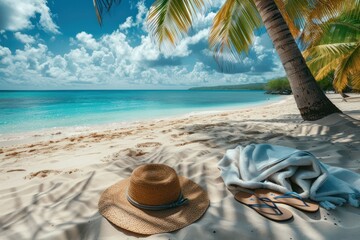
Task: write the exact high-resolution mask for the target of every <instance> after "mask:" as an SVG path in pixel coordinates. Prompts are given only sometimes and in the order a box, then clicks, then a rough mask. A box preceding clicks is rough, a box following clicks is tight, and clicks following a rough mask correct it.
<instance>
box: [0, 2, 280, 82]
mask: <svg viewBox="0 0 360 240" xmlns="http://www.w3.org/2000/svg"><path fill="white" fill-rule="evenodd" d="M1 1H4V0H0V2H1ZM34 1H36V2H39V1H40V0H34ZM26 2H27V1H26ZM40 2H41V1H40ZM42 2H45V1H42ZM136 7H137V9H138V12H137V15H136V16H133V17H129V18H127V19H126V21H125V22H124V23H123V24H121V25H120V26H119V29H118V30H116V31H114V32H112V33H110V34H104V35H103V36H102V37H99V38H95V37H94V36H93V35H92V34H90V33H87V32H84V31H83V32H79V33H78V34H76V35H75V36H74V37H73V38H70V43H71V44H70V46H71V49H70V50H68V51H67V52H65V53H62V54H53V53H52V52H51V51H49V49H48V48H47V46H46V45H44V44H36V43H35V42H34V41H32V39H31V38H33V39H38V37H35V38H34V37H32V36H29V35H25V34H22V33H20V32H17V33H15V34H16V35H17V38H18V39H19V40H20V39H22V40H23V42H27V43H28V44H25V45H24V48H23V49H21V50H20V49H18V50H16V51H13V52H11V51H10V49H9V48H7V47H3V46H1V45H0V88H3V86H1V84H3V83H4V82H5V81H6V82H7V84H9V85H11V86H13V88H16V86H19V87H21V86H24V85H26V84H31V86H33V88H36V86H41V87H43V88H63V89H64V88H77V87H78V88H95V89H97V88H132V89H134V88H162V87H164V86H165V87H173V88H187V87H190V86H203V85H223V84H240V83H247V82H258V81H264V80H265V76H266V79H268V78H269V77H270V76H276V75H280V74H282V73H283V70H281V63H280V62H279V60H278V58H276V57H273V56H274V53H273V52H272V51H273V48H272V44H271V41H270V44H269V41H268V39H267V38H266V37H263V36H260V37H258V38H256V39H255V45H254V48H253V49H252V53H253V54H252V55H250V56H248V57H246V58H244V59H242V60H236V61H235V62H233V64H234V65H236V66H238V67H239V68H240V70H241V71H238V72H239V73H236V74H224V73H220V72H218V71H216V70H215V69H216V64H215V62H214V60H213V54H212V52H210V51H209V50H208V48H207V38H208V33H209V26H210V24H211V22H212V18H213V17H214V15H215V13H214V12H209V13H207V14H204V15H202V16H201V17H199V22H198V23H197V24H196V25H195V26H194V29H193V30H194V34H192V35H190V36H187V37H185V38H183V39H182V40H180V41H179V43H178V44H177V46H176V47H175V48H172V49H168V51H166V52H162V51H160V50H159V47H158V46H157V45H156V44H155V43H154V42H153V41H152V39H151V38H150V36H149V35H148V33H146V31H145V33H144V34H145V35H142V36H141V38H140V42H139V43H138V44H137V45H135V46H134V45H133V41H130V38H129V37H128V36H127V35H126V34H125V33H126V31H127V30H128V29H129V28H131V27H143V26H144V22H145V18H146V12H147V9H146V7H145V5H144V1H140V2H138V4H137V5H136ZM49 16H51V14H50V15H49ZM0 18H1V16H0ZM30 18H31V17H29V19H30ZM124 31H125V32H124ZM26 37H28V38H26ZM20 41H21V40H20ZM30 43H31V45H30ZM273 61H274V62H275V64H273V63H272V62H273ZM259 63H260V64H263V65H264V66H268V69H270V70H266V71H267V72H266V73H264V72H261V66H260V67H259ZM259 68H260V70H259ZM4 79H5V80H4ZM2 80H3V82H1V81H2ZM84 84H86V85H84Z"/></svg>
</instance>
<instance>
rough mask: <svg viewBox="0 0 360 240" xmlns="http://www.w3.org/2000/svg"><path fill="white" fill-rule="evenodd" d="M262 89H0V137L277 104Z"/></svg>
mask: <svg viewBox="0 0 360 240" xmlns="http://www.w3.org/2000/svg"><path fill="white" fill-rule="evenodd" d="M280 98H281V97H280V96H274V95H267V94H264V91H247V90H239V91H216V90H211V91H189V90H79V91H77V90H75V91H0V134H4V133H20V132H27V131H37V130H43V129H50V128H56V127H70V126H71V127H74V126H91V125H100V124H109V123H118V122H129V121H131V122H132V121H143V120H148V119H158V118H165V117H172V116H181V115H184V114H189V113H193V112H201V111H213V110H215V111H216V110H224V109H235V108H238V107H239V108H240V107H249V106H255V105H259V104H264V103H269V102H273V101H278V100H279V99H280Z"/></svg>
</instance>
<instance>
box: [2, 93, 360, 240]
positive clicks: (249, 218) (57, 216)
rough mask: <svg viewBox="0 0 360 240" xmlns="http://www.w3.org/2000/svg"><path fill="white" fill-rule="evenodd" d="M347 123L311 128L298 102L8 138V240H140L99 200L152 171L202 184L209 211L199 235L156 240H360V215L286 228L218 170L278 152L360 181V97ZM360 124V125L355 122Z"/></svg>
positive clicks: (340, 119)
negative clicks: (257, 149) (246, 151)
mask: <svg viewBox="0 0 360 240" xmlns="http://www.w3.org/2000/svg"><path fill="white" fill-rule="evenodd" d="M329 97H330V98H331V99H332V101H333V102H334V103H335V104H336V105H337V106H338V107H339V108H340V109H342V110H343V111H344V113H346V114H348V115H349V116H351V117H349V116H346V115H339V114H334V115H331V116H329V117H326V118H324V119H322V120H319V121H317V122H311V123H309V122H303V121H302V119H301V118H300V116H299V114H298V110H297V108H296V106H295V103H294V100H293V98H292V97H289V98H287V100H285V101H282V102H280V103H275V104H271V105H265V106H260V107H256V108H252V109H240V110H237V111H226V112H221V113H212V114H206V115H204V114H195V115H193V116H186V117H183V118H176V119H167V120H158V121H147V122H141V123H137V124H132V125H129V126H122V127H120V126H116V125H114V126H112V127H109V126H107V127H94V128H86V129H77V130H76V131H74V129H71V128H67V129H66V128H64V129H61V130H59V129H57V130H56V131H54V130H52V131H42V132H41V133H39V134H34V133H32V134H17V135H12V136H9V135H3V136H1V137H0V159H1V161H0V172H1V174H0V196H1V197H0V229H1V230H0V238H1V239H132V238H138V237H140V238H142V237H143V236H138V235H136V234H131V233H125V232H122V231H120V230H118V229H115V228H114V227H113V226H112V225H111V224H110V223H109V222H108V221H107V220H106V219H104V218H103V217H102V216H101V215H100V214H99V213H98V212H97V203H98V199H99V197H100V194H101V192H102V191H103V190H105V189H106V188H107V187H108V186H110V185H111V184H113V183H115V182H117V181H119V180H121V179H124V178H126V177H128V176H130V174H131V171H132V169H134V168H135V167H136V166H138V165H140V164H143V163H165V164H168V165H170V166H171V167H173V168H175V170H176V171H177V172H178V173H179V174H180V175H184V176H187V177H188V178H190V179H192V180H193V181H195V182H197V183H198V184H200V185H201V186H202V187H203V188H204V189H206V191H207V192H208V194H209V197H210V201H211V204H210V208H209V209H208V210H207V212H206V213H205V215H204V216H203V217H202V218H201V219H200V220H199V221H197V222H195V223H193V224H191V225H190V226H188V227H186V228H184V229H181V230H179V231H176V232H173V233H166V234H158V235H153V236H150V237H147V238H149V239H337V240H338V239H357V238H358V235H359V233H360V209H359V208H353V207H350V206H342V207H338V208H337V209H336V210H331V211H327V210H324V209H320V211H319V212H317V213H313V214H308V213H304V212H301V211H299V210H296V209H293V208H291V207H288V206H285V207H286V208H287V209H289V210H291V211H292V212H293V215H294V219H293V220H291V221H289V222H285V223H277V222H272V221H270V220H267V219H266V218H263V217H262V216H260V215H259V214H257V213H256V212H255V211H253V210H251V209H250V208H248V207H246V206H244V205H242V204H240V203H238V202H236V201H235V200H234V197H233V195H232V194H231V193H230V192H229V191H228V190H227V189H226V188H225V186H224V184H223V182H222V180H221V178H220V174H219V171H218V169H217V167H216V164H217V162H218V160H219V159H221V158H222V156H223V154H224V153H225V151H226V149H229V148H234V147H235V146H236V145H238V144H241V145H246V144H248V143H265V142H266V143H271V144H278V145H284V146H289V147H295V148H298V149H304V150H308V151H310V152H312V153H314V154H315V155H316V156H318V157H319V158H320V159H321V160H322V161H324V162H325V163H328V164H331V165H334V166H340V167H344V168H348V169H351V170H353V171H356V172H359V173H360V121H359V119H360V96H359V95H352V97H351V99H349V100H348V102H342V101H341V97H340V96H339V95H329ZM355 119H358V120H355Z"/></svg>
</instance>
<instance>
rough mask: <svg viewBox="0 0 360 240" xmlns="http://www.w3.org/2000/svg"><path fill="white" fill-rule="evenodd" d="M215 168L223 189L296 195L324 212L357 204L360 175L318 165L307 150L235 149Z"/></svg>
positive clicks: (266, 146)
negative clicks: (315, 204)
mask: <svg viewBox="0 0 360 240" xmlns="http://www.w3.org/2000/svg"><path fill="white" fill-rule="evenodd" d="M218 167H219V169H220V171H221V176H222V178H223V180H224V182H225V184H226V186H227V187H231V186H234V185H235V186H240V187H243V188H249V189H257V188H268V189H272V190H275V191H279V192H282V193H285V192H288V191H295V190H294V187H295V186H296V187H295V188H296V191H295V192H298V193H299V194H300V195H301V196H302V197H303V198H310V199H312V200H314V201H317V202H319V203H320V205H321V206H322V207H324V208H326V209H333V208H335V205H342V204H344V203H349V204H351V205H352V206H354V207H359V205H360V174H358V173H355V172H352V171H350V170H347V169H343V168H339V167H332V166H329V165H326V164H324V163H321V162H320V161H319V159H317V158H316V157H315V156H314V155H312V154H311V153H310V152H307V151H301V150H297V149H293V148H288V147H283V146H276V145H270V144H250V145H247V146H245V147H242V146H237V147H236V148H235V149H230V150H227V151H226V154H225V156H224V157H223V158H222V159H221V160H220V161H219V163H218Z"/></svg>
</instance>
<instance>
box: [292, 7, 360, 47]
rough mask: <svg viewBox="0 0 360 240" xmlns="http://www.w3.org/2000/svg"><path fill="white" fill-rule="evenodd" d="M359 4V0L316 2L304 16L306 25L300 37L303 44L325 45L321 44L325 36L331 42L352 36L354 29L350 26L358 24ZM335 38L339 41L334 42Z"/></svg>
mask: <svg viewBox="0 0 360 240" xmlns="http://www.w3.org/2000/svg"><path fill="white" fill-rule="evenodd" d="M296 1H298V0H296ZM359 2H360V1H358V0H349V1H339V0H321V1H320V0H314V5H313V7H311V8H310V11H308V13H305V15H304V16H305V25H304V27H303V31H302V34H301V36H300V39H301V42H302V43H307V45H310V46H314V45H317V44H321V43H325V42H324V41H323V42H321V40H324V38H323V37H324V36H329V38H330V39H332V41H331V42H334V41H335V42H336V41H341V40H340V38H343V39H346V38H347V37H349V36H352V35H353V31H354V29H351V28H349V26H352V27H354V26H356V24H355V23H356V22H357V24H358V21H359V14H360V10H359V9H360V5H359ZM334 37H336V38H337V39H339V40H334V39H333V38H334Z"/></svg>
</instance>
